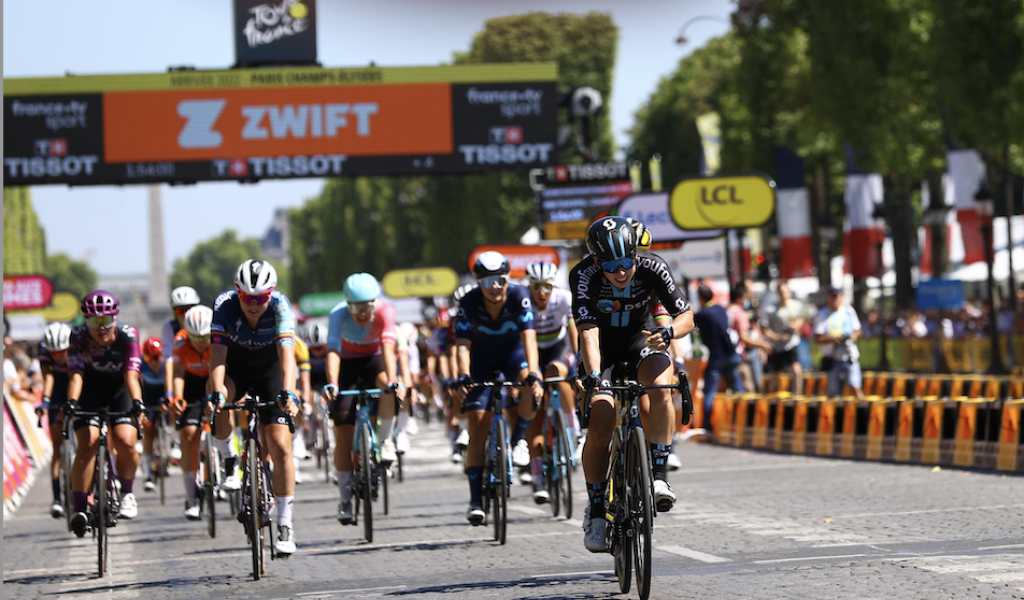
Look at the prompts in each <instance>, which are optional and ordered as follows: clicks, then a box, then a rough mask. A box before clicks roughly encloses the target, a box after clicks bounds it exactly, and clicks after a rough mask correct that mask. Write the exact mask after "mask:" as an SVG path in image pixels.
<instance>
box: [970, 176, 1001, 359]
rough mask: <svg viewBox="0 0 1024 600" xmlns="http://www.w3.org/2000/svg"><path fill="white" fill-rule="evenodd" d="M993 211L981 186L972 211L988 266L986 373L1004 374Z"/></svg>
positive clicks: (993, 205) (990, 202) (986, 190)
mask: <svg viewBox="0 0 1024 600" xmlns="http://www.w3.org/2000/svg"><path fill="white" fill-rule="evenodd" d="M994 211H995V203H994V202H993V199H992V193H991V192H989V191H988V188H986V187H984V186H982V188H981V189H979V190H978V192H977V193H976V194H975V195H974V212H975V213H976V214H977V215H978V220H979V221H980V222H981V236H982V238H983V239H984V242H985V264H986V265H987V266H988V330H989V333H988V335H989V340H990V342H991V350H990V352H991V354H992V357H991V360H989V366H988V373H989V374H990V375H1006V374H1007V372H1006V367H1004V366H1003V357H1002V354H1000V352H999V327H998V323H997V322H996V321H997V319H998V316H999V315H998V314H996V297H995V288H996V281H995V276H994V275H993V273H992V263H993V258H992V213H993V212H994Z"/></svg>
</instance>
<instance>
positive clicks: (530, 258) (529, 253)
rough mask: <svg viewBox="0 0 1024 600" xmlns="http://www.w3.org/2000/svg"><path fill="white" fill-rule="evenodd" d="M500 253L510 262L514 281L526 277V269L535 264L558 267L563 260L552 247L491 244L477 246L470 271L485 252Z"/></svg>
mask: <svg viewBox="0 0 1024 600" xmlns="http://www.w3.org/2000/svg"><path fill="white" fill-rule="evenodd" d="M492 250H493V251H494V252H499V253H501V255H502V256H504V257H505V260H507V261H508V266H509V269H510V271H509V276H510V277H512V278H513V279H522V278H524V277H526V267H528V266H530V265H532V264H533V263H535V262H549V263H553V264H554V265H555V266H558V265H559V263H560V262H561V259H560V258H559V256H558V251H557V250H555V249H554V248H552V247H550V246H527V245H525V244H489V245H484V246H477V247H476V248H474V249H473V251H472V252H471V253H470V254H469V271H470V272H472V271H473V265H474V264H476V259H477V257H479V256H480V255H481V254H483V253H484V252H489V251H492Z"/></svg>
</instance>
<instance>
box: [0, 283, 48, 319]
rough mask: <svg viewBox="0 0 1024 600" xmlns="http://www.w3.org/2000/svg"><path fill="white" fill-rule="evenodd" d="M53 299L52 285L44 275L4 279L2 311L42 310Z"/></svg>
mask: <svg viewBox="0 0 1024 600" xmlns="http://www.w3.org/2000/svg"><path fill="white" fill-rule="evenodd" d="M52 299H53V284H52V283H50V280H49V279H48V278H47V277H46V276H45V275H10V276H7V277H4V311H5V312H6V311H9V310H20V309H29V308H43V307H44V306H48V305H49V304H50V300H52Z"/></svg>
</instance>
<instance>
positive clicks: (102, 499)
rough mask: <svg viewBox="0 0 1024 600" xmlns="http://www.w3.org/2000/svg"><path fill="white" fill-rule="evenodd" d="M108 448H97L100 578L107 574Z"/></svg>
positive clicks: (97, 520)
mask: <svg viewBox="0 0 1024 600" xmlns="http://www.w3.org/2000/svg"><path fill="white" fill-rule="evenodd" d="M109 476H110V475H109V473H108V472H107V447H106V446H105V445H103V444H100V445H99V447H97V448H96V507H95V513H94V514H95V515H96V525H95V531H96V547H97V550H98V559H99V560H98V561H97V566H98V570H99V576H100V577H103V575H104V573H106V572H107V510H108V509H109V507H108V505H107V503H108V502H109V501H110V499H109V493H108V490H107V478H108V477H109Z"/></svg>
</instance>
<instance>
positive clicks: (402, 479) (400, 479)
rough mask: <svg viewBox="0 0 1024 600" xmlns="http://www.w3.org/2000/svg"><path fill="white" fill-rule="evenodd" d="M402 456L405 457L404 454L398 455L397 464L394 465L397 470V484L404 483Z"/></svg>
mask: <svg viewBox="0 0 1024 600" xmlns="http://www.w3.org/2000/svg"><path fill="white" fill-rule="evenodd" d="M403 456H405V453H404V452H403V453H400V454H399V455H398V462H397V463H395V468H396V469H398V472H397V473H396V475H397V477H398V483H402V482H404V481H405V474H404V473H403V472H402V466H403V464H402V463H403V461H402V457H403Z"/></svg>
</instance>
